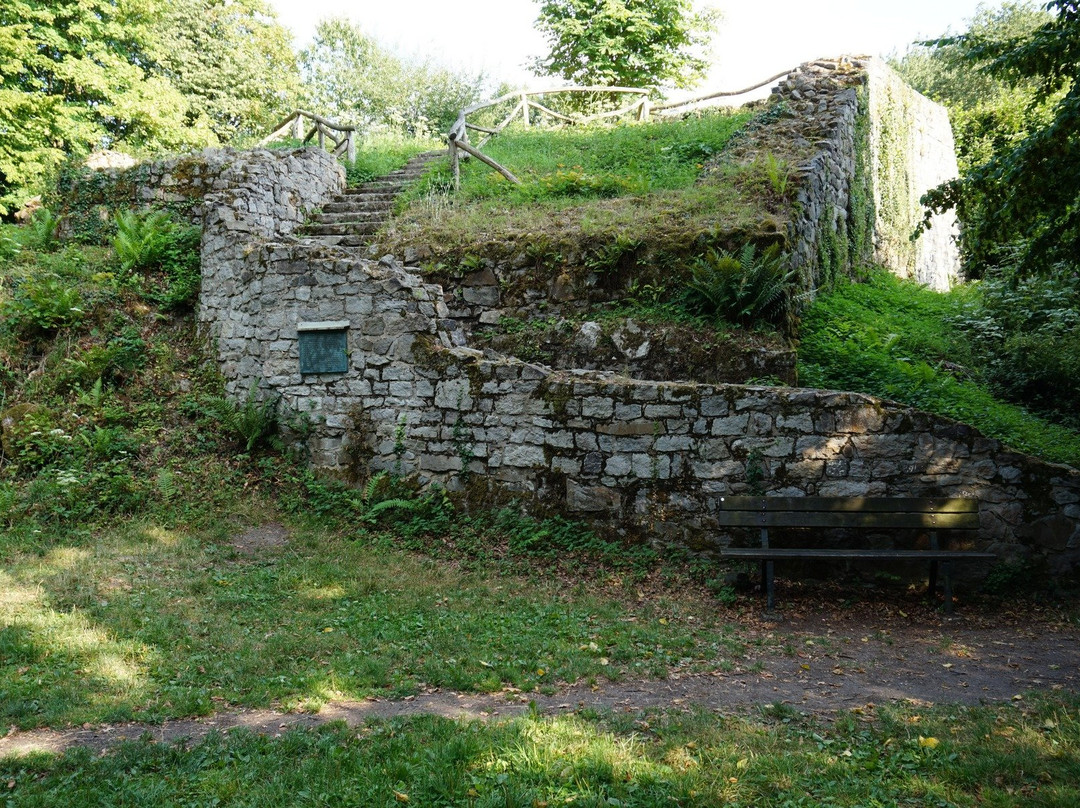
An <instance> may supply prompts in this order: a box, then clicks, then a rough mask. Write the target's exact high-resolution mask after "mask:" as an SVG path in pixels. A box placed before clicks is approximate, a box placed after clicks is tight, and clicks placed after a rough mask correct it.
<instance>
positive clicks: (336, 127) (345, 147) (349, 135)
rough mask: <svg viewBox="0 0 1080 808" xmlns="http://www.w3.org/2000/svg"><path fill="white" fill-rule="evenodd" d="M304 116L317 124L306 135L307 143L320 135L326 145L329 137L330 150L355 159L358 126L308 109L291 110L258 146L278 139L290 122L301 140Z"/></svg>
mask: <svg viewBox="0 0 1080 808" xmlns="http://www.w3.org/2000/svg"><path fill="white" fill-rule="evenodd" d="M304 118H308V119H310V120H311V121H312V123H314V124H315V125H314V126H313V127H312V128H311V129H310V130H309V131H308V133H307V135H306V136H305V137H304V139H303V142H304V143H307V142H308V141H309V140H311V139H312V138H313V137H315V136H316V135H318V137H319V146H320V147H325V145H326V139H327V138H329V139H330V141H331V142H332V143H333V144H334V146H333V148H332V149H330V151H331V152H332V153H333V154H334V155H336V156H341V153H342V151H344V152H345V153H346V159H348V160H349V161H353V160H355V159H356V127H355V126H348V125H347V124H341V123H337V122H335V121H331V120H329V119H327V118H324V117H322V116H321V115H316V114H315V113H314V112H308V111H307V110H303V109H298V110H295V111H293V112H290V113H289V115H288V116H287V117H286V118H285V119H284V120H282V121H281V123H279V124H278V125H277V126H275V127H274V128H273V129H272V130H271V131H270V134H269V135H267V136H266V137H264V138H263V139H262V140H260V141H259V142H258V144H257V145H258V146H265V145H266V144H267V143H271V142H272V141H274V140H276V139H277V137H278V136H279V135H280V134H281V131H282V130H283V129H285V128H286V127H287V126H289V125H290V124H291V125H292V126H293V136H294V137H295V138H296V139H297V140H299V139H300V135H301V134H302V133H303V131H304V130H303V121H304ZM334 132H340V133H341V134H342V135H343V137H341V138H340V139H339V138H337V137H335V136H334V134H332V133H334Z"/></svg>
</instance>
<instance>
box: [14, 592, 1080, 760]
mask: <svg viewBox="0 0 1080 808" xmlns="http://www.w3.org/2000/svg"><path fill="white" fill-rule="evenodd" d="M906 618H907V615H904V614H903V612H900V613H899V615H897V614H892V615H891V616H886V617H883V616H882V615H880V614H878V615H874V616H868V615H865V614H862V615H859V614H856V615H847V614H842V613H841V614H838V613H836V612H831V613H828V614H819V615H813V616H810V617H802V616H799V615H793V616H791V617H789V619H788V620H786V621H785V622H783V623H780V624H771V623H768V622H761V623H759V624H757V625H756V626H754V627H752V628H748V629H747V630H746V632H744V638H745V639H746V640H747V641H748V642H749V643H750V644H751V646H750V647H751V648H753V647H755V644H756V643H758V642H760V643H761V646H762V649H763V650H761V651H757V652H755V651H751V652H750V653H749V654H748V655H747V656H746V657H745V658H743V659H741V660H740V661H739V665H738V666H736V667H734V668H732V669H731V670H728V671H722V670H716V671H713V672H711V673H705V674H701V673H697V674H692V675H690V674H679V673H673V674H672V675H671V676H669V678H667V679H665V680H662V681H621V682H605V683H602V684H598V685H597V686H593V687H590V686H587V685H581V684H579V685H572V686H568V687H566V688H564V689H563V690H561V691H560V692H558V693H556V694H554V695H550V696H545V695H540V694H536V693H528V694H526V693H520V692H503V693H498V694H492V695H477V694H470V693H455V692H447V691H434V692H429V693H423V694H420V695H417V696H413V697H409V698H406V699H403V700H399V701H383V700H374V699H372V700H365V701H360V702H332V703H330V704H327V705H326V706H325V707H324V708H323V709H322V710H321V711H320V712H318V713H314V714H311V713H281V712H276V711H274V710H240V711H231V712H222V713H218V714H215V715H213V716H209V717H207V718H199V719H180V720H174V721H166V722H165V723H163V724H156V725H151V724H116V725H105V726H100V727H95V728H88V729H61V730H55V729H40V730H31V731H25V732H20V731H13V732H11V733H9V734H8V735H7V736H6V737H3V738H0V756H5V755H18V754H26V753H29V752H34V751H41V752H62V751H63V750H65V749H69V748H71V747H73V746H87V747H90V748H91V749H93V750H95V751H99V752H100V751H104V750H106V749H108V748H110V747H112V746H114V745H116V744H118V743H120V742H122V741H124V740H131V739H135V738H139V737H143V736H146V737H149V738H151V739H153V740H154V741H158V742H165V743H172V742H177V741H181V740H185V739H186V740H190V741H198V740H199V739H201V738H203V737H204V736H206V735H207V734H209V733H211V732H214V731H227V730H230V729H236V728H241V727H243V728H247V729H250V730H253V731H256V732H261V733H266V734H270V735H274V734H278V733H280V732H282V731H283V730H285V729H288V728H292V727H314V726H318V725H321V724H325V723H327V722H330V721H338V720H343V721H345V722H346V723H348V724H350V725H357V724H361V723H363V722H364V721H367V720H368V719H371V718H389V717H394V716H410V715H440V716H445V717H448V718H464V719H485V720H487V719H499V718H507V717H512V716H515V715H519V714H521V713H523V712H525V711H526V710H527V709H528V705H529V702H530V701H532V702H535V704H536V707H537V708H538V709H539V710H540V711H541V712H543V713H545V714H557V713H560V712H571V711H574V710H578V709H582V708H586V707H592V708H607V709H614V710H622V711H627V712H638V711H641V710H644V709H648V708H663V709H672V708H674V709H680V708H682V709H688V708H690V707H701V708H705V709H711V710H717V711H721V712H736V711H741V710H747V709H752V708H754V707H755V706H757V705H763V704H772V703H775V702H782V703H783V704H786V705H790V706H791V707H792V708H794V709H796V710H800V711H803V712H808V713H816V714H822V715H828V714H830V713H833V712H837V711H845V710H851V709H854V708H861V709H862V710H864V711H872V710H873V709H874V708H875V706H876V705H881V704H886V703H889V702H899V701H909V702H913V703H917V704H932V703H944V702H949V703H960V704H969V705H974V704H980V703H984V702H1002V701H1012V700H1017V701H1021V702H1022V699H1023V696H1024V694H1025V693H1028V692H1061V693H1063V694H1080V633H1078V632H1077V630H1076V629H1075V628H1073V627H1069V626H1067V625H1062V624H1060V623H1052V622H1045V621H1040V620H1025V619H1023V618H1024V615H1018V616H1011V617H1009V616H1000V615H998V616H986V615H982V616H979V615H974V616H970V617H965V616H961V617H958V618H953V619H941V618H933V619H929V620H928V619H926V615H920V616H919V618H918V619H917V620H916V619H906ZM778 642H779V643H781V644H782V647H783V648H784V651H783V652H782V653H780V654H778V653H777V652H776V647H777V643H778ZM766 649H767V650H766Z"/></svg>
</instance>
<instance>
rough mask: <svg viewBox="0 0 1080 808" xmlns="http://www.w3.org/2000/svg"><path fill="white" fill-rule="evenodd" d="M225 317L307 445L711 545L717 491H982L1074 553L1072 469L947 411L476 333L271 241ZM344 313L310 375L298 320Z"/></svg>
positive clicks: (416, 293) (417, 291) (989, 544)
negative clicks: (655, 367) (632, 362)
mask: <svg viewBox="0 0 1080 808" xmlns="http://www.w3.org/2000/svg"><path fill="white" fill-rule="evenodd" d="M242 274H243V275H244V277H246V282H245V283H244V284H243V286H242V287H241V288H240V289H239V290H238V294H237V295H236V296H234V297H233V298H232V303H231V306H230V309H229V313H228V317H227V318H222V319H219V320H218V325H219V327H220V328H221V331H220V335H219V340H218V344H219V349H220V351H221V357H222V360H223V365H222V367H223V371H224V373H225V375H226V378H227V379H229V385H230V389H231V390H232V391H233V392H234V393H237V394H242V393H244V392H246V390H248V389H249V388H250V387H251V386H252V385H258V384H262V385H263V386H264V388H266V389H267V390H272V391H274V392H276V393H279V394H281V395H282V397H283V406H284V408H285V409H287V410H288V411H291V412H294V413H302V414H304V415H305V416H306V417H308V418H310V419H311V420H312V422H313V423H314V425H315V426H316V430H315V433H316V438H315V439H314V443H313V444H312V446H311V447H310V448H311V449H312V453H313V462H314V463H315V465H317V466H322V467H324V468H336V469H337V470H338V471H339V472H341V473H343V474H349V475H351V476H354V477H357V478H363V477H365V476H367V475H370V474H371V473H373V472H375V471H378V470H392V471H394V472H398V473H402V474H415V475H416V476H417V478H418V479H419V481H420V482H422V483H424V484H430V483H433V482H439V483H442V484H444V485H447V486H449V487H450V488H452V489H458V490H467V491H470V492H472V493H473V494H474V495H475V494H476V493H477V492H482V493H485V494H487V493H491V492H502V494H503V495H504V496H505V495H506V494H507V493H512V494H517V495H520V496H522V497H524V498H525V499H526V500H528V501H530V502H533V503H534V504H535V505H536V506H537V507H539V508H550V509H553V510H558V511H562V512H566V513H569V514H572V515H575V516H579V517H583V518H587V519H591V520H594V521H596V522H597V523H598V524H600V525H602V526H604V527H606V528H608V529H610V530H613V531H616V532H619V533H622V534H624V535H626V536H628V537H632V538H636V539H639V540H645V541H650V542H653V543H658V544H665V543H678V544H680V545H683V546H688V547H691V548H693V549H695V550H698V551H701V552H708V551H709V550H710V549H714V548H715V547H717V546H720V545H723V544H725V543H729V542H731V541H733V540H739V539H740V538H745V537H740V535H739V534H737V533H731V532H728V531H725V530H723V529H721V528H719V527H718V526H717V525H716V520H715V512H716V509H717V506H718V502H719V499H720V498H721V497H723V496H725V495H727V494H741V493H749V492H751V491H752V490H755V486H760V490H761V491H762V492H764V493H768V494H776V495H795V496H797V495H800V494H806V495H814V494H816V495H838V496H863V495H869V496H875V495H889V496H973V497H976V498H978V499H979V500H980V502H981V508H982V510H981V514H982V515H981V519H982V529H981V531H980V533H979V537H978V540H977V542H976V545H977V546H978V547H979V548H981V549H990V550H992V551H995V552H998V553H1000V554H1001V555H1002V557H1003V558H1005V559H1008V560H1019V559H1031V558H1035V559H1038V560H1040V561H1045V562H1046V563H1047V564H1048V565H1049V566H1050V567H1051V568H1052V570H1053V571H1054V572H1056V573H1058V574H1062V575H1064V574H1072V572H1073V571H1074V570H1075V568H1076V566H1077V564H1080V472H1077V471H1076V470H1073V469H1069V468H1066V467H1063V466H1055V465H1051V464H1047V463H1043V462H1040V461H1038V460H1035V459H1033V458H1030V457H1026V456H1023V455H1019V454H1017V453H1015V452H1011V451H1009V450H1007V449H1006V448H1004V447H1003V446H1002V445H1001V444H1000V443H998V442H997V441H993V440H989V439H987V438H984V437H983V436H981V435H980V434H978V433H977V432H976V431H975V430H973V429H971V428H969V427H966V426H964V425H962V424H959V423H956V422H953V421H950V420H948V419H944V418H938V417H935V416H932V415H928V414H926V413H923V412H919V411H917V410H914V409H911V408H906V407H902V406H900V405H897V404H894V403H890V402H887V401H882V400H879V399H875V398H872V397H869V396H863V395H858V394H852V393H836V392H828V391H821V390H800V389H793V388H778V387H748V386H739V385H698V384H690V383H674V382H652V381H637V380H631V379H626V378H622V377H618V376H615V375H613V374H610V373H608V374H605V373H596V372H590V371H573V370H571V371H553V370H551V369H550V368H547V367H544V366H540V365H532V364H528V363H524V362H520V361H517V360H513V359H504V360H493V359H489V358H485V357H484V356H483V354H482V353H481V352H479V351H476V350H473V349H470V348H467V347H464V345H463V343H464V341H465V340H464V334H463V332H462V331H461V330H460V326H459V324H458V323H457V322H455V321H454V320H452V319H449V318H448V317H447V316H446V315H447V314H448V311H447V309H446V307H445V304H444V303H443V302H442V299H441V290H440V288H439V287H438V286H434V285H429V284H424V283H423V282H421V281H420V279H419V278H418V277H417V276H415V275H414V274H412V273H410V272H408V271H406V270H405V269H404V268H402V267H400V266H399V265H397V264H396V263H394V262H392V261H384V262H382V263H380V264H375V263H373V262H369V261H365V260H360V259H349V260H346V259H342V258H340V257H333V256H330V255H324V256H319V255H314V254H312V253H311V252H310V251H309V249H308V248H305V247H303V246H301V245H296V244H292V245H290V244H268V245H264V246H262V247H260V248H259V249H257V250H254V251H252V252H250V253H248V255H247V256H246V257H245V262H244V269H243V272H242ZM305 320H314V321H327V320H330V321H344V322H346V323H347V324H348V325H347V340H348V349H349V354H348V356H349V360H348V362H349V365H348V371H347V372H346V373H341V374H324V375H302V374H301V373H300V372H299V358H298V346H297V325H298V324H299V323H301V322H303V321H305Z"/></svg>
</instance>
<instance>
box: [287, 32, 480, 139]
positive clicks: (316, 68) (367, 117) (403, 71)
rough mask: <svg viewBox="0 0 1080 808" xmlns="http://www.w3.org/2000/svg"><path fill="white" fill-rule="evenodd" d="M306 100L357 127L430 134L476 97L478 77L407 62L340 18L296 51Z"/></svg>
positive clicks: (440, 129)
mask: <svg viewBox="0 0 1080 808" xmlns="http://www.w3.org/2000/svg"><path fill="white" fill-rule="evenodd" d="M300 69H301V73H302V75H303V79H304V93H305V96H306V98H305V104H306V106H307V107H309V108H310V109H311V110H312V111H313V112H316V113H319V114H321V115H325V116H327V117H328V118H331V119H333V120H335V121H338V122H340V123H346V124H354V125H356V126H359V127H360V128H361V130H362V131H364V132H370V131H373V130H374V131H375V132H377V133H384V132H399V133H406V134H409V135H414V136H418V137H430V136H432V135H435V134H437V133H441V132H445V131H446V130H447V129H449V128H450V126H451V125H452V124H453V122H454V120H455V119H456V118H457V114H458V112H459V111H460V110H461V109H462V108H463V107H466V106H468V105H469V104H472V103H475V102H476V101H477V100H478V99H479V98H480V91H481V88H482V87H483V85H484V78H483V76H482V75H477V76H468V75H465V74H462V73H455V72H453V71H451V70H448V69H446V68H444V67H440V66H439V65H436V64H434V63H431V62H423V63H419V64H414V63H409V62H406V61H403V60H402V59H400V58H398V57H397V56H396V55H395V54H393V53H392V52H391V51H389V50H386V49H385V48H383V47H382V46H380V45H379V44H378V43H377V42H376V41H375V40H374V39H373V38H372V37H370V36H368V35H367V34H365V33H364V32H363V30H362V29H361V28H360V27H359V26H357V25H355V24H354V23H351V22H349V21H347V20H344V19H340V18H339V19H329V20H323V21H322V22H320V23H319V24H318V26H317V27H316V29H315V38H314V41H313V42H312V43H311V45H309V46H308V47H307V48H305V49H304V50H302V51H301V52H300Z"/></svg>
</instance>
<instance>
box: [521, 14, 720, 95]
mask: <svg viewBox="0 0 1080 808" xmlns="http://www.w3.org/2000/svg"><path fill="white" fill-rule="evenodd" d="M718 16H719V15H718V14H717V12H715V11H712V10H706V11H701V12H695V11H694V9H693V6H692V4H691V3H690V2H689V0H618V1H617V2H613V1H612V0H543V1H542V2H541V3H540V16H539V17H538V19H537V21H536V27H537V29H538V30H539V31H540V32H541V33H542V34H543V35H544V36H545V37H546V38H547V40H548V47H549V49H550V50H549V52H548V55H547V56H546V57H544V58H542V59H538V60H537V61H536V62H535V64H534V66H533V70H534V71H535V72H536V73H537V74H539V75H551V76H560V77H562V78H564V79H566V80H567V81H569V82H572V83H574V84H579V85H602V86H606V87H614V86H619V87H639V88H642V89H651V90H654V91H655V90H657V89H658V88H660V87H662V86H674V87H692V86H693V85H694V84H696V83H697V82H698V81H700V80H701V78H702V77H703V76H704V75H705V71H706V69H707V67H708V60H707V59H706V58H705V57H704V49H705V47H706V46H707V44H708V41H709V36H710V35H711V34H712V32H713V30H714V29H715V25H716V20H717V19H718Z"/></svg>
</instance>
